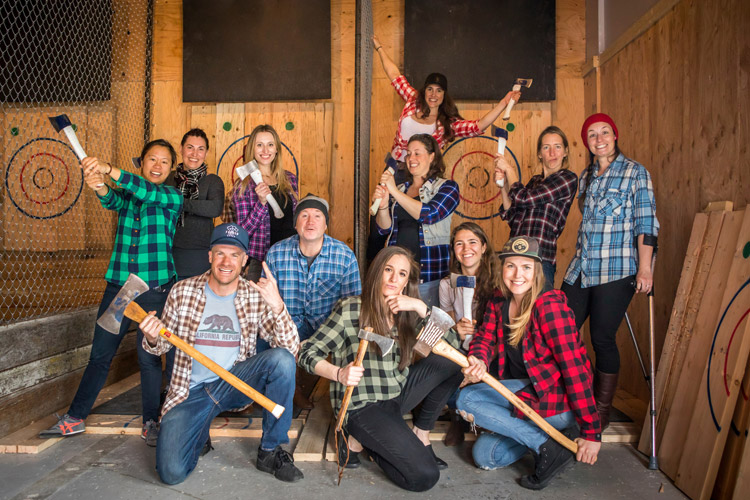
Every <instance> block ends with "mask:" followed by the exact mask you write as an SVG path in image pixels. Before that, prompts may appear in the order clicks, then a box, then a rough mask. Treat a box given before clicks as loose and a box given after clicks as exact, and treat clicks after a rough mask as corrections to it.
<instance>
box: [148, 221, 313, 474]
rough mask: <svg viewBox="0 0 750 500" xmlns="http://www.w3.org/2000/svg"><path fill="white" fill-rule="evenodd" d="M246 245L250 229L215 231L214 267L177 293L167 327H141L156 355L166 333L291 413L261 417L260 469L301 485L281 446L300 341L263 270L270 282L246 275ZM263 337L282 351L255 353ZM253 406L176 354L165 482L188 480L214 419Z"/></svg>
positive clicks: (163, 457) (167, 406)
mask: <svg viewBox="0 0 750 500" xmlns="http://www.w3.org/2000/svg"><path fill="white" fill-rule="evenodd" d="M248 240H249V237H248V234H247V231H245V229H243V228H242V227H241V226H238V225H237V224H222V225H220V226H218V227H216V228H215V229H214V231H213V234H212V236H211V250H210V252H209V260H210V262H211V269H210V270H209V271H208V272H206V273H204V274H202V275H199V276H195V277H193V278H188V279H186V280H183V281H180V282H179V283H178V284H176V285H175V286H174V287H173V288H172V291H171V293H170V294H169V298H168V299H167V304H166V306H165V308H164V314H163V315H162V321H163V323H162V321H159V319H158V318H156V316H155V315H154V314H153V313H152V314H151V315H150V316H149V317H147V318H146V319H145V320H144V321H143V322H142V323H141V330H143V332H144V334H145V335H144V340H143V347H144V349H145V350H146V351H148V352H150V353H152V354H163V353H164V352H166V351H168V350H169V349H170V348H171V344H170V343H169V342H167V341H166V339H164V338H163V337H160V336H159V332H160V331H161V329H162V328H166V329H167V330H170V331H171V332H173V333H174V334H176V335H178V336H179V337H181V338H182V339H184V340H185V341H186V342H187V343H189V344H191V345H192V346H194V347H195V348H196V349H198V350H199V351H201V352H202V353H203V354H205V355H206V356H208V357H209V358H211V359H212V360H213V361H215V362H216V363H218V364H219V365H221V366H222V367H224V368H225V369H227V370H229V371H230V372H231V373H232V374H234V375H236V376H237V377H238V378H240V379H242V380H243V381H245V382H246V383H247V384H249V385H250V386H252V387H254V388H255V389H257V390H259V391H260V392H261V393H263V394H265V395H266V396H267V397H268V398H269V399H271V400H272V401H274V402H275V403H278V404H280V405H282V406H284V407H285V408H287V411H285V412H284V413H283V414H282V415H281V417H280V418H278V419H276V418H275V417H274V416H273V415H271V414H270V413H269V412H268V411H264V412H263V430H264V432H263V437H262V438H261V441H260V447H259V448H258V458H257V461H256V466H257V468H258V469H259V470H261V471H263V472H268V473H270V474H273V475H274V476H275V477H276V478H277V479H280V480H282V481H287V482H295V481H298V480H300V479H302V477H303V476H302V472H301V471H300V470H299V469H297V467H296V466H295V465H294V460H293V458H292V456H291V454H290V453H289V452H287V451H286V450H284V449H283V448H282V447H281V445H282V444H286V443H288V442H289V439H288V436H287V433H288V431H289V427H290V425H291V423H292V411H291V409H292V397H293V395H294V386H295V384H294V376H295V359H294V356H295V355H296V353H297V351H298V349H299V336H298V335H297V328H296V326H295V325H294V322H293V321H292V318H291V316H290V315H289V311H287V308H286V306H285V305H284V302H283V301H282V299H281V295H279V290H278V287H277V286H276V280H275V279H274V277H273V275H271V273H270V271H269V270H268V268H267V267H266V266H265V264H264V270H265V275H266V277H264V278H261V279H260V280H259V281H258V283H257V284H256V283H252V282H250V281H246V280H245V279H244V278H242V277H241V276H240V273H241V272H242V267H243V266H244V265H245V262H246V261H247V254H246V252H247V245H248ZM258 337H261V338H262V339H263V340H265V341H267V342H268V343H270V345H271V346H272V347H280V348H281V349H269V350H267V351H264V352H261V353H257V354H256V343H257V340H258ZM250 403H252V401H251V400H250V399H249V398H248V397H247V396H245V395H244V394H242V393H241V392H239V391H238V390H237V389H235V388H234V387H232V386H231V385H229V384H228V383H226V382H225V381H224V380H222V379H220V378H219V377H218V376H217V375H215V374H214V373H213V372H211V371H209V370H208V369H207V368H205V367H204V366H202V365H201V364H199V363H193V360H192V358H190V357H189V356H188V355H187V354H185V353H184V352H182V351H179V350H178V351H177V353H176V355H175V365H174V371H173V374H172V381H171V383H170V387H169V393H168V394H167V399H166V401H165V402H164V407H163V408H162V415H161V425H160V427H161V429H160V433H159V440H158V442H157V445H156V468H157V470H158V472H159V477H160V478H161V480H162V481H164V482H165V483H167V484H177V483H180V482H182V481H184V480H185V478H186V477H187V476H188V475H189V474H190V473H191V472H192V471H193V469H195V466H196V464H197V463H198V458H199V457H200V456H201V455H203V454H205V453H207V452H208V451H209V450H210V449H211V444H210V438H209V430H210V426H211V422H212V421H213V419H214V417H216V416H217V415H218V414H219V413H221V412H223V411H226V410H233V409H238V408H243V407H246V406H248V405H249V404H250Z"/></svg>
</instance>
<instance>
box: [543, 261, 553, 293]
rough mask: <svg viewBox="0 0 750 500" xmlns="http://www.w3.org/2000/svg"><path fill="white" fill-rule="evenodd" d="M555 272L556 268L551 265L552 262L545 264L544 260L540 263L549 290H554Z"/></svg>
mask: <svg viewBox="0 0 750 500" xmlns="http://www.w3.org/2000/svg"><path fill="white" fill-rule="evenodd" d="M556 270H557V266H556V265H555V264H553V263H552V262H547V261H546V260H543V261H542V272H543V273H544V277H545V278H547V284H548V285H549V287H550V288H555V271H556Z"/></svg>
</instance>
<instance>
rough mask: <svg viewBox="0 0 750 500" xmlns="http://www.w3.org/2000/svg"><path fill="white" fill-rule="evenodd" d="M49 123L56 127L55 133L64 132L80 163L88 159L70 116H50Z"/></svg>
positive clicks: (100, 185)
mask: <svg viewBox="0 0 750 500" xmlns="http://www.w3.org/2000/svg"><path fill="white" fill-rule="evenodd" d="M49 122H50V123H51V124H52V126H53V127H54V129H55V132H58V133H60V132H62V133H64V134H65V137H67V138H68V142H69V143H70V145H71V146H73V151H75V153H76V156H77V157H78V161H83V159H84V158H86V156H87V155H86V152H85V151H84V150H83V148H82V147H81V143H80V142H79V141H78V136H77V135H76V131H75V130H73V124H72V123H70V118H68V115H66V114H62V115H57V116H50V117H49ZM102 186H104V184H99V185H97V186H96V187H97V188H100V187H102Z"/></svg>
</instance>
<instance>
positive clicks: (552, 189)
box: [495, 125, 578, 287]
mask: <svg viewBox="0 0 750 500" xmlns="http://www.w3.org/2000/svg"><path fill="white" fill-rule="evenodd" d="M536 153H537V156H538V157H539V162H540V163H541V164H542V173H541V175H535V176H534V177H532V178H531V179H530V180H529V182H528V183H527V184H526V185H525V186H524V185H523V184H521V183H520V182H513V183H511V182H505V184H504V185H503V187H501V188H500V193H501V194H502V197H503V206H502V207H501V208H500V217H502V219H503V220H506V221H508V224H510V236H511V238H512V237H513V236H531V237H532V238H536V239H537V240H538V241H539V245H540V255H541V257H542V269H543V270H544V276H545V278H547V283H549V285H550V286H551V287H552V286H554V284H555V270H556V269H557V239H558V238H559V237H560V234H562V231H563V229H564V228H565V221H566V220H567V219H568V212H570V205H572V204H573V199H574V198H575V196H576V187H577V186H578V176H576V174H575V173H573V172H571V171H570V170H569V169H568V167H569V162H568V138H567V137H566V136H565V133H563V131H562V130H560V129H559V128H558V127H555V126H554V125H552V126H549V127H547V128H546V129H544V130H543V131H542V133H541V134H539V139H537V143H536ZM513 176H514V170H513V168H512V167H511V166H510V164H509V163H508V162H507V160H506V159H505V157H503V156H498V157H497V158H496V159H495V181H499V180H501V179H503V180H507V179H508V178H513Z"/></svg>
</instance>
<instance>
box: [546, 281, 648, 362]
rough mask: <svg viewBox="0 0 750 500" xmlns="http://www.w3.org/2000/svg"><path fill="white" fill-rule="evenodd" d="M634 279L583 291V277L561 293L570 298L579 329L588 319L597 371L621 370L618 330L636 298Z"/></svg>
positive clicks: (570, 304) (564, 287) (565, 286)
mask: <svg viewBox="0 0 750 500" xmlns="http://www.w3.org/2000/svg"><path fill="white" fill-rule="evenodd" d="M633 278H634V277H633V276H628V277H627V278H623V279H620V280H617V281H612V282H610V283H605V284H604V285H596V286H592V287H589V288H581V277H580V276H578V279H577V280H576V282H575V284H574V285H569V284H567V283H563V286H562V288H561V290H562V291H563V292H565V295H567V296H568V305H569V306H570V308H571V309H572V310H573V313H574V314H575V317H576V327H577V328H578V330H580V329H581V326H583V323H584V321H586V318H587V317H589V315H590V316H591V319H590V321H589V332H591V344H592V345H593V346H594V353H596V369H597V370H599V371H600V372H603V373H618V372H619V371H620V352H619V351H618V350H617V338H616V337H617V329H618V328H619V327H620V323H622V318H623V317H624V316H625V312H626V311H627V310H628V305H629V304H630V299H632V298H633V293H635V288H633V284H632V283H633Z"/></svg>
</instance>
